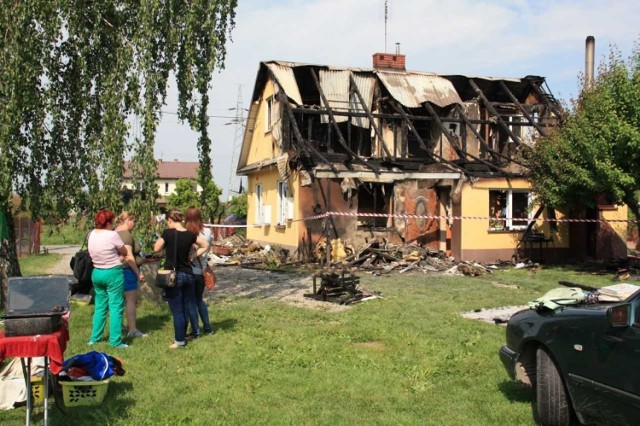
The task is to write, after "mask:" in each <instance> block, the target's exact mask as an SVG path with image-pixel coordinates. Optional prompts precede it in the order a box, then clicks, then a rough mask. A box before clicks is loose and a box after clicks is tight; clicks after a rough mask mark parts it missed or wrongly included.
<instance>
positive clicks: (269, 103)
mask: <svg viewBox="0 0 640 426" xmlns="http://www.w3.org/2000/svg"><path fill="white" fill-rule="evenodd" d="M265 107H266V108H265V117H264V132H265V133H269V132H270V131H271V129H272V128H273V96H271V97H270V98H267V99H266V101H265Z"/></svg>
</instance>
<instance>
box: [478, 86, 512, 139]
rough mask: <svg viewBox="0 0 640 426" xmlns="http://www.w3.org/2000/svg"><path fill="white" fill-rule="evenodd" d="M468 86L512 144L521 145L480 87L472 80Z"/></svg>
mask: <svg viewBox="0 0 640 426" xmlns="http://www.w3.org/2000/svg"><path fill="white" fill-rule="evenodd" d="M469 84H470V85H471V88H472V89H473V90H474V91H475V92H476V94H477V95H478V97H479V98H480V100H481V101H482V103H483V104H484V106H485V107H486V108H487V110H489V112H490V113H491V114H492V115H493V116H495V117H496V119H497V120H498V125H499V126H500V127H501V128H502V130H504V131H505V132H506V133H507V135H509V137H510V138H511V139H512V140H513V142H514V143H515V144H516V145H520V144H521V143H522V142H521V141H520V138H519V137H517V136H516V134H515V133H513V132H512V131H511V129H510V128H509V125H508V124H507V123H505V121H504V120H503V119H502V117H501V116H500V114H498V111H496V109H495V108H494V107H493V105H492V104H491V102H490V101H489V99H487V97H486V96H485V95H484V93H483V92H482V90H480V87H478V85H477V84H476V82H475V81H473V79H472V78H470V79H469Z"/></svg>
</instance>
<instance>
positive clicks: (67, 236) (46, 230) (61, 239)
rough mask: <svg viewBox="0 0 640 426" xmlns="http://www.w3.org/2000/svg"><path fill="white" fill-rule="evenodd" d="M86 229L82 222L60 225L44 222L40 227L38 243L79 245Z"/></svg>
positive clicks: (45, 244)
mask: <svg viewBox="0 0 640 426" xmlns="http://www.w3.org/2000/svg"><path fill="white" fill-rule="evenodd" d="M86 236H87V231H86V230H85V229H84V228H83V227H82V224H76V223H67V224H64V225H62V226H60V227H56V226H54V225H49V224H45V225H44V226H43V227H42V235H41V236H40V245H43V246H47V245H68V244H73V245H80V244H82V243H83V242H84V239H85V237H86Z"/></svg>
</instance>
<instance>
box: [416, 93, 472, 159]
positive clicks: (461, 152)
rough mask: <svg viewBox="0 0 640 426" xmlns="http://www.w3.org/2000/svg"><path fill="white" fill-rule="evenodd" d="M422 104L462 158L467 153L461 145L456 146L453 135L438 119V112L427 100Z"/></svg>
mask: <svg viewBox="0 0 640 426" xmlns="http://www.w3.org/2000/svg"><path fill="white" fill-rule="evenodd" d="M423 105H424V108H425V109H426V110H427V112H428V113H429V115H430V116H431V118H433V121H435V122H436V124H437V125H438V127H440V131H441V132H442V134H443V135H444V136H445V137H446V138H447V140H448V141H449V144H450V145H451V146H452V147H453V149H454V150H455V151H456V153H457V154H458V156H459V157H460V158H461V159H463V160H464V159H465V158H466V157H467V153H466V152H465V151H464V150H463V149H462V148H461V147H459V146H458V142H457V141H456V140H455V138H454V137H453V136H451V133H449V130H448V129H447V128H446V127H445V125H444V124H443V123H442V120H440V117H439V116H438V113H437V112H436V110H435V109H434V108H433V106H431V104H430V103H429V102H425V103H423Z"/></svg>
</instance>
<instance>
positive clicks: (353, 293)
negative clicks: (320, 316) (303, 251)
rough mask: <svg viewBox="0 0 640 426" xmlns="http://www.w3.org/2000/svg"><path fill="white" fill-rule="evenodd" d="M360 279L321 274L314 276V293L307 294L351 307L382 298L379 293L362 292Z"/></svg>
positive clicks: (343, 273) (335, 274)
mask: <svg viewBox="0 0 640 426" xmlns="http://www.w3.org/2000/svg"><path fill="white" fill-rule="evenodd" d="M359 285H360V278H359V277H358V276H357V275H353V274H351V273H347V274H345V272H344V271H342V273H341V274H337V273H320V274H314V275H313V293H309V294H305V295H304V296H305V297H309V298H312V299H316V300H321V301H323V302H333V303H337V304H339V305H351V304H354V303H358V302H363V301H365V300H370V299H374V298H381V296H380V294H379V293H378V292H374V291H366V290H360V288H359Z"/></svg>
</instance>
